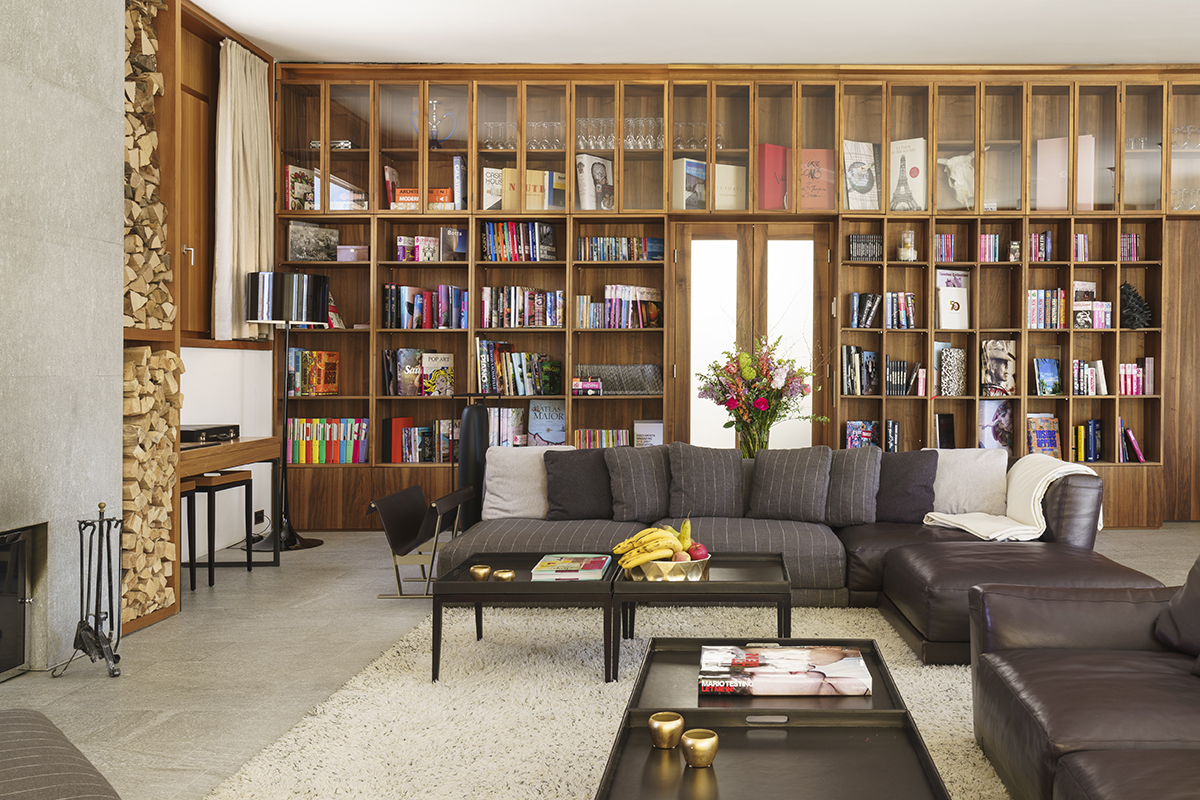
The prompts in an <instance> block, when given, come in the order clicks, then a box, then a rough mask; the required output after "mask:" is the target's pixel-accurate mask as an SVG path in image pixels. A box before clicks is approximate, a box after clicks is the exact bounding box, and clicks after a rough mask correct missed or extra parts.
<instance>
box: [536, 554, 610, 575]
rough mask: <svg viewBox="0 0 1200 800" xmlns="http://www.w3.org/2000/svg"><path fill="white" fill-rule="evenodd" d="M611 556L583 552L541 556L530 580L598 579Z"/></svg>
mask: <svg viewBox="0 0 1200 800" xmlns="http://www.w3.org/2000/svg"><path fill="white" fill-rule="evenodd" d="M611 560H612V556H606V555H603V554H596V555H590V554H585V553H555V554H552V555H548V556H543V557H542V560H541V561H539V562H538V563H537V564H535V565H534V567H533V570H532V571H531V574H530V580H534V581H598V580H600V579H601V578H602V577H604V568H605V567H607V566H608V562H609V561H611Z"/></svg>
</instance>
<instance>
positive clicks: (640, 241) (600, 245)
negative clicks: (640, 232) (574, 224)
mask: <svg viewBox="0 0 1200 800" xmlns="http://www.w3.org/2000/svg"><path fill="white" fill-rule="evenodd" d="M663 253H664V244H663V240H662V237H658V236H580V237H579V239H578V240H577V241H576V248H575V258H576V260H577V261H662V260H663Z"/></svg>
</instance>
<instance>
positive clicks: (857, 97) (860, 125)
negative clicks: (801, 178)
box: [841, 83, 883, 211]
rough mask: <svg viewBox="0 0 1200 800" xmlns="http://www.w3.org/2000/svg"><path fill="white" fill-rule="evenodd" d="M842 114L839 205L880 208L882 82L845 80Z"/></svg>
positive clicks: (844, 206)
mask: <svg viewBox="0 0 1200 800" xmlns="http://www.w3.org/2000/svg"><path fill="white" fill-rule="evenodd" d="M842 114H843V117H842V154H841V156H842V184H843V190H842V191H843V195H842V197H843V201H842V209H843V210H845V211H879V210H880V209H882V208H883V206H882V205H881V202H882V198H883V191H882V189H881V188H880V183H881V177H882V175H883V172H882V170H881V166H882V161H883V84H878V83H874V84H859V83H848V84H846V85H845V86H844V87H843V88H842Z"/></svg>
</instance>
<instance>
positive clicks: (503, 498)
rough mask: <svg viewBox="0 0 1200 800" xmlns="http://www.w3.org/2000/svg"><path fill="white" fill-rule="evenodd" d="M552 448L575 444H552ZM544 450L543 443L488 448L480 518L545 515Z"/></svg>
mask: <svg viewBox="0 0 1200 800" xmlns="http://www.w3.org/2000/svg"><path fill="white" fill-rule="evenodd" d="M551 449H554V450H574V449H575V448H574V447H570V446H569V445H552V446H551ZM546 450H547V448H545V447H489V448H488V450H487V456H486V459H487V468H486V471H485V472H484V477H483V511H482V517H483V519H504V518H506V517H522V518H525V519H544V518H545V516H546V510H547V507H548V502H547V500H546V462H545V461H544V460H543V457H544V456H545V453H546Z"/></svg>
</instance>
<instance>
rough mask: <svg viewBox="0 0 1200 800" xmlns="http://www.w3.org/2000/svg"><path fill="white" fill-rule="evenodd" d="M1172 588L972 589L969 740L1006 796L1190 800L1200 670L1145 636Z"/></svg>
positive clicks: (1197, 776)
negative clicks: (1001, 783)
mask: <svg viewBox="0 0 1200 800" xmlns="http://www.w3.org/2000/svg"><path fill="white" fill-rule="evenodd" d="M1176 591H1177V589H1176V588H1158V589H1087V588H1073V589H1067V588H1054V587H1035V586H1013V585H1000V584H987V585H982V586H975V587H973V588H972V589H971V590H970V597H969V606H970V624H971V670H972V680H973V695H974V700H973V703H974V720H975V738H976V740H977V741H978V743H979V746H980V747H981V748H983V752H984V753H985V754H986V755H987V757H988V758H989V759H990V760H991V762H992V765H993V766H994V767H995V769H996V773H997V774H998V775H999V776H1000V778H1001V780H1003V781H1004V784H1005V785H1006V786H1007V787H1008V790H1009V792H1010V793H1011V794H1012V796H1013V798H1014V800H1140V799H1141V798H1155V800H1164V798H1185V797H1187V798H1191V797H1196V796H1197V792H1198V791H1200V790H1198V788H1197V787H1198V786H1200V663H1197V659H1196V656H1195V655H1192V654H1189V653H1187V652H1181V651H1179V650H1175V649H1173V648H1171V647H1169V646H1167V645H1165V644H1163V642H1162V641H1160V640H1159V638H1157V637H1156V635H1155V625H1156V621H1157V620H1159V617H1160V614H1161V613H1162V612H1163V610H1164V609H1165V608H1166V607H1167V605H1168V602H1169V601H1170V600H1171V599H1172V597H1173V596H1174V595H1175V594H1176Z"/></svg>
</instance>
